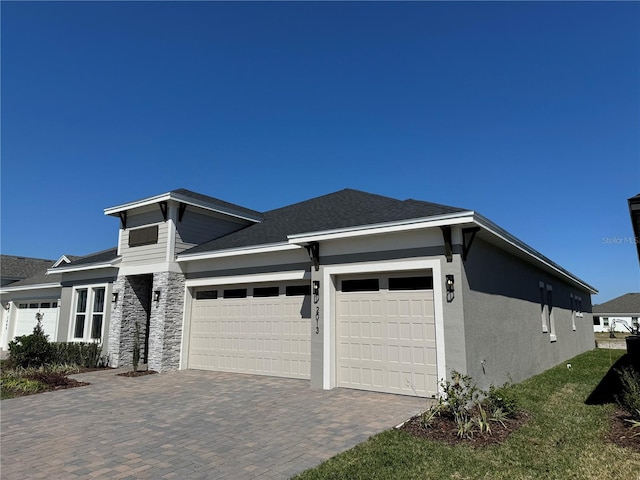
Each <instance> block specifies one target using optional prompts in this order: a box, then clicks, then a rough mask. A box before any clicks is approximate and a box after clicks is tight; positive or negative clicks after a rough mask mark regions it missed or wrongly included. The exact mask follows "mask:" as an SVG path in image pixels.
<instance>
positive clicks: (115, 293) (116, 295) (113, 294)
mask: <svg viewBox="0 0 640 480" xmlns="http://www.w3.org/2000/svg"><path fill="white" fill-rule="evenodd" d="M111 301H112V302H113V303H116V302H117V301H118V292H113V293H112V294H111Z"/></svg>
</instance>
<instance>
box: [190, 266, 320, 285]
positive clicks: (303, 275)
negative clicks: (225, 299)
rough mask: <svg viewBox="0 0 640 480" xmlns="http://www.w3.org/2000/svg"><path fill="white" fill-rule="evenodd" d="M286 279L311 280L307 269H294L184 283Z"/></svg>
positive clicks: (274, 280) (223, 283) (193, 280)
mask: <svg viewBox="0 0 640 480" xmlns="http://www.w3.org/2000/svg"><path fill="white" fill-rule="evenodd" d="M288 280H311V273H310V272H308V271H307V270H295V271H290V272H278V273H256V274H252V275H235V276H229V277H215V278H211V277H208V278H193V279H191V280H187V281H186V282H185V285H186V286H187V287H206V286H209V285H234V284H239V283H261V282H286V281H288Z"/></svg>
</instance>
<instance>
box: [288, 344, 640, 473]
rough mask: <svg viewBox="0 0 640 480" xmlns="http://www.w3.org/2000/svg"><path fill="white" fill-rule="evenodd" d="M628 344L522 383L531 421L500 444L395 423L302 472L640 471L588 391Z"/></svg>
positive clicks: (519, 391) (639, 459)
mask: <svg viewBox="0 0 640 480" xmlns="http://www.w3.org/2000/svg"><path fill="white" fill-rule="evenodd" d="M624 353H625V352H624V351H622V350H614V351H609V350H602V349H595V350H592V351H590V352H587V353H584V354H582V355H579V356H577V357H575V358H573V359H571V360H569V362H570V363H571V364H572V368H571V369H567V368H566V366H565V364H566V363H567V362H563V363H562V364H561V365H559V366H557V367H555V368H552V369H550V370H548V371H546V372H544V373H542V374H540V375H537V376H535V377H533V378H531V379H529V380H527V381H525V382H523V383H520V384H518V385H516V387H515V389H516V395H517V397H518V400H519V402H520V405H521V407H522V408H524V409H525V410H527V411H528V412H529V414H530V415H531V419H530V421H529V422H528V423H527V424H526V425H524V426H523V427H522V428H521V429H519V430H518V431H516V432H514V433H513V434H512V435H511V436H509V437H508V438H507V440H506V441H505V442H504V443H503V444H501V445H496V446H491V447H485V448H473V447H470V446H467V445H455V446H450V445H445V444H443V443H438V442H435V441H430V440H423V439H418V438H415V437H413V436H412V435H410V434H408V433H405V432H402V431H399V430H388V431H386V432H383V433H381V434H379V435H376V436H374V437H372V438H371V439H369V440H368V441H367V442H364V443H362V444H360V445H358V446H356V447H355V448H353V449H351V450H349V451H347V452H344V453H342V454H340V455H337V456H335V457H333V458H331V459H330V460H328V461H326V462H324V463H323V464H321V465H320V466H318V467H317V468H314V469H311V470H307V471H306V472H303V473H302V474H300V475H299V476H297V477H295V478H296V479H297V480H310V479H323V480H326V479H385V480H386V479H418V478H419V479H442V478H455V479H510V480H511V479H537V478H545V479H594V480H595V479H598V480H600V479H602V478H620V479H638V478H640V453H638V452H637V451H633V450H631V449H627V448H622V447H618V446H616V445H614V444H612V443H609V442H607V441H606V440H605V435H606V433H607V431H608V427H609V416H610V415H611V413H612V412H613V411H614V410H615V405H612V404H607V405H587V404H585V399H586V398H587V397H588V396H589V394H590V393H591V392H592V391H593V389H594V388H595V387H596V385H597V384H598V383H599V381H600V380H601V379H602V378H603V377H604V375H605V374H606V372H607V371H608V370H609V367H610V366H611V365H612V363H613V362H615V361H616V360H618V359H619V358H620V357H621V356H622V355H623V354H624Z"/></svg>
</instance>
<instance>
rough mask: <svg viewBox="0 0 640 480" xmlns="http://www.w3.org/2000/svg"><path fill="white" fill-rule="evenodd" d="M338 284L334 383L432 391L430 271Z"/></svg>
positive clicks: (413, 392)
mask: <svg viewBox="0 0 640 480" xmlns="http://www.w3.org/2000/svg"><path fill="white" fill-rule="evenodd" d="M337 287H338V288H337V292H336V294H337V302H336V327H337V344H338V347H337V348H338V362H337V364H338V371H337V374H338V386H340V387H348V388H358V389H363V390H374V391H379V392H387V393H400V394H405V395H416V394H418V395H420V396H431V395H435V394H436V393H437V391H438V372H437V366H436V336H435V318H434V307H433V278H432V276H431V274H430V273H425V274H422V275H421V274H413V273H412V274H409V275H407V274H404V275H403V274H388V275H387V274H385V275H370V276H366V277H363V276H359V277H343V278H340V279H339V280H338V285H337Z"/></svg>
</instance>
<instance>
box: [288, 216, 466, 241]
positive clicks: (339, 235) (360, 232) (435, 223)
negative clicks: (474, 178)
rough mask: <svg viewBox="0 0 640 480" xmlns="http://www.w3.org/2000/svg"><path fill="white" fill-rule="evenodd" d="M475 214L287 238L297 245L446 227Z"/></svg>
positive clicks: (430, 218) (350, 228)
mask: <svg viewBox="0 0 640 480" xmlns="http://www.w3.org/2000/svg"><path fill="white" fill-rule="evenodd" d="M473 215H474V212H472V211H465V212H457V213H448V214H444V215H435V216H432V217H422V218H412V219H408V220H400V221H396V222H385V223H378V224H373V225H359V226H356V227H348V228H340V229H334V230H324V231H317V232H307V233H299V234H294V235H288V236H287V238H288V239H289V243H292V244H296V245H306V244H309V243H311V242H320V241H325V240H337V239H344V238H352V237H360V236H365V235H372V234H381V233H394V232H400V231H408V230H420V229H424V228H431V227H439V226H442V227H444V226H448V225H461V224H465V223H473Z"/></svg>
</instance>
